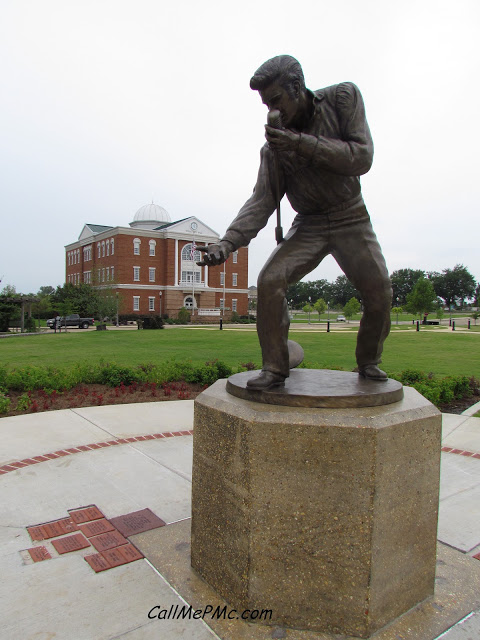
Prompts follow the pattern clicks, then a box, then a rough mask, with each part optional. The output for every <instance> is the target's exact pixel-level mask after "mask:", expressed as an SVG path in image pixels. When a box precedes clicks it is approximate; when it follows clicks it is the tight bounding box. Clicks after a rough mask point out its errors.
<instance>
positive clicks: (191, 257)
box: [182, 242, 202, 262]
mask: <svg viewBox="0 0 480 640" xmlns="http://www.w3.org/2000/svg"><path fill="white" fill-rule="evenodd" d="M201 259H202V258H201V255H200V251H197V245H194V244H193V243H192V242H190V244H186V245H185V246H184V247H183V249H182V261H184V260H185V261H191V262H196V261H197V260H198V261H199V262H200V260H201Z"/></svg>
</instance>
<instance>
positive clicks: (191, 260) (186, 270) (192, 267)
mask: <svg viewBox="0 0 480 640" xmlns="http://www.w3.org/2000/svg"><path fill="white" fill-rule="evenodd" d="M181 255H182V267H181V274H182V278H181V284H192V283H193V282H195V283H199V284H200V283H201V281H202V272H201V267H198V266H197V265H196V262H197V261H198V262H199V261H200V260H201V259H202V258H201V255H200V251H197V248H196V245H195V244H194V243H190V244H186V245H185V246H184V247H183V249H182V254H181Z"/></svg>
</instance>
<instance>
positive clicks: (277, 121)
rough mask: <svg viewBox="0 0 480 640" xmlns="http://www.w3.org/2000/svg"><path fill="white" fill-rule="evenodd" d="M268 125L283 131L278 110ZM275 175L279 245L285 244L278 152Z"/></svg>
mask: <svg viewBox="0 0 480 640" xmlns="http://www.w3.org/2000/svg"><path fill="white" fill-rule="evenodd" d="M267 124H268V125H269V126H270V127H274V128H275V129H283V127H282V117H281V115H280V111H278V109H273V110H272V111H269V112H268V114H267ZM273 173H274V174H275V175H274V179H275V204H276V207H277V226H276V227H275V240H276V241H277V244H280V243H281V242H283V229H282V221H281V218H280V178H279V175H278V151H276V150H275V149H274V150H273Z"/></svg>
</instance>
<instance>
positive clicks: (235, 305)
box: [232, 298, 237, 312]
mask: <svg viewBox="0 0 480 640" xmlns="http://www.w3.org/2000/svg"><path fill="white" fill-rule="evenodd" d="M232 311H235V312H236V311H237V299H236V298H233V300H232Z"/></svg>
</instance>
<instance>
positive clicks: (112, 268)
mask: <svg viewBox="0 0 480 640" xmlns="http://www.w3.org/2000/svg"><path fill="white" fill-rule="evenodd" d="M114 278H115V267H110V280H114Z"/></svg>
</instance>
